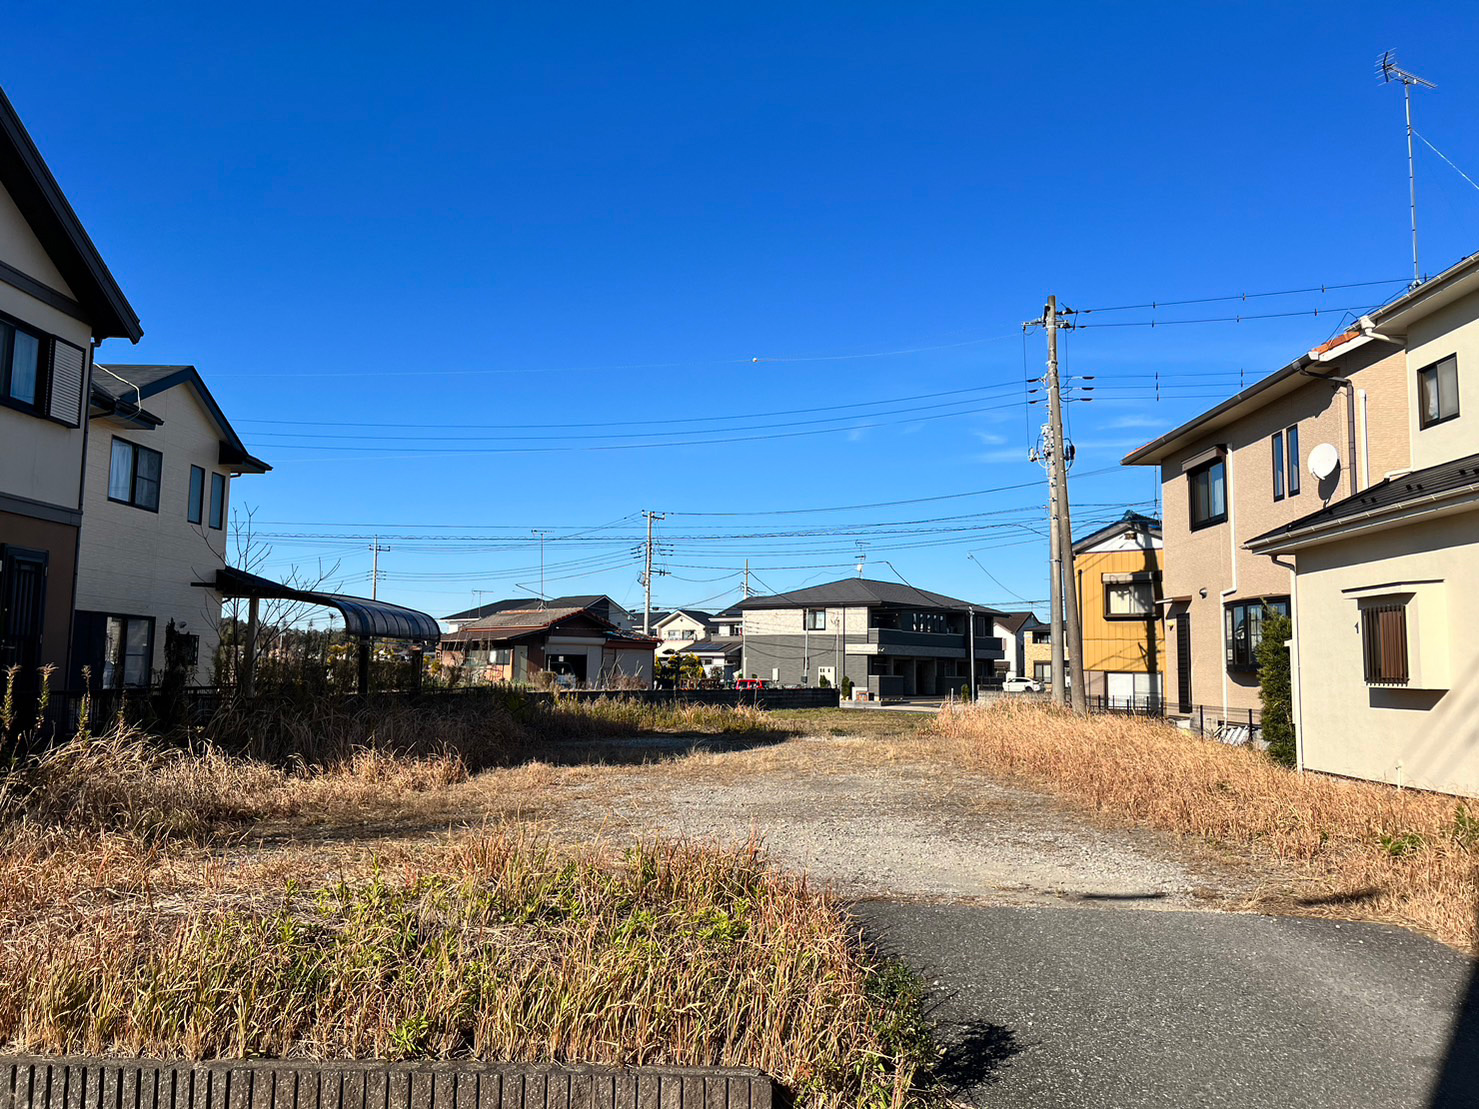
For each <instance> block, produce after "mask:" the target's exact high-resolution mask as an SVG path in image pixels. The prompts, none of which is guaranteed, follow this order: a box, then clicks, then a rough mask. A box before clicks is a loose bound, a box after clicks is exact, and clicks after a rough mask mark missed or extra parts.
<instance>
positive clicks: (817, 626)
mask: <svg viewBox="0 0 1479 1109" xmlns="http://www.w3.org/2000/svg"><path fill="white" fill-rule="evenodd" d="M806 630H807V631H809V632H824V631H826V630H827V610H826V609H824V608H809V609H807V610H806Z"/></svg>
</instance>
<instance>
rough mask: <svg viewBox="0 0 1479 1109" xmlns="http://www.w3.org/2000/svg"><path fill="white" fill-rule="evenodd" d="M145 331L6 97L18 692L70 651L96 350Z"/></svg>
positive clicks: (7, 352)
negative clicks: (41, 669)
mask: <svg viewBox="0 0 1479 1109" xmlns="http://www.w3.org/2000/svg"><path fill="white" fill-rule="evenodd" d="M142 335H143V331H142V329H141V328H140V327H139V319H138V316H137V315H135V313H134V310H133V308H132V307H131V306H130V305H129V303H128V300H127V299H126V298H125V297H124V295H123V291H122V289H120V288H119V286H118V283H117V282H116V281H115V280H114V279H113V275H112V274H111V273H110V272H109V271H108V267H107V265H106V264H105V263H104V262H103V259H102V256H101V255H100V254H99V253H98V250H97V247H95V246H94V245H93V242H92V239H91V238H89V237H88V234H87V231H86V230H85V229H84V228H83V226H82V223H81V221H80V220H79V219H78V218H77V213H76V212H75V211H73V209H72V205H71V204H70V203H68V201H67V198H66V196H65V195H63V193H62V190H61V187H60V186H59V185H58V184H57V181H56V178H55V177H53V176H52V174H51V170H50V169H48V168H47V165H46V162H45V160H44V159H43V158H42V157H41V153H40V151H39V150H37V148H36V144H35V143H34V142H33V141H32V139H31V136H30V135H29V134H27V132H26V129H25V127H24V125H23V124H22V123H21V121H20V117H19V116H18V115H17V114H16V111H15V108H14V107H13V106H12V105H11V103H10V100H9V99H8V98H7V97H6V96H5V94H4V93H3V92H0V669H3V668H5V667H9V666H12V665H14V666H19V667H20V671H19V676H18V677H19V682H20V685H21V687H22V690H23V691H24V690H25V689H26V688H27V687H34V685H35V684H36V675H37V669H38V668H39V667H41V666H43V665H48V664H50V665H53V666H55V667H57V669H58V670H59V671H64V670H65V668H66V665H67V659H68V655H69V653H70V651H71V646H72V644H71V639H72V611H73V601H74V591H75V581H76V576H77V550H78V536H79V533H80V531H81V528H82V522H83V513H84V503H83V490H84V481H83V473H84V461H85V457H86V445H87V439H88V420H87V409H86V405H87V400H88V382H89V380H90V378H91V374H92V354H91V352H92V350H93V347H94V346H95V344H97V343H99V342H101V341H103V340H105V339H127V340H129V341H130V342H137V341H138V340H139V338H140V337H141V336H142ZM60 680H61V679H60V678H58V679H56V681H57V683H58V684H59V683H60Z"/></svg>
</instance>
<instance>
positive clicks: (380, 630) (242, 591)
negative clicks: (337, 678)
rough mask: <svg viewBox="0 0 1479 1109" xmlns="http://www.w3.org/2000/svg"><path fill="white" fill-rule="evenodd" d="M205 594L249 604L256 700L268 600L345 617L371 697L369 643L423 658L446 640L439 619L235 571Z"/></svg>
mask: <svg viewBox="0 0 1479 1109" xmlns="http://www.w3.org/2000/svg"><path fill="white" fill-rule="evenodd" d="M195 584H196V585H198V586H200V587H201V588H203V589H214V590H215V591H216V592H217V593H219V594H220V595H221V596H222V597H239V598H244V599H245V600H247V601H248V603H249V604H248V609H247V612H248V617H247V633H246V657H245V659H244V660H243V666H242V679H243V680H242V692H243V693H245V694H246V695H247V696H248V697H250V696H252V695H253V693H254V692H255V687H256V677H257V674H256V671H257V605H258V603H259V602H261V601H263V600H268V601H293V602H298V603H302V604H310V605H322V606H324V607H325V608H332V609H337V610H338V611H339V614H340V615H341V616H343V617H344V631H345V633H346V634H348V635H351V636H353V637H354V638H356V639H358V640H359V688H360V692H361V693H368V692H369V688H370V640H371V639H403V640H410V641H412V642H413V643H415V644H417V646H416V647H414V648H412V650H413V652H415V654H416V657H418V658H419V657H420V651H421V645H422V644H426V643H435V642H437V640H438V639H440V638H441V634H442V627H441V625H440V624H439V623H437V619H436V617H435V616H430V615H428V614H427V613H424V612H418V611H417V610H416V609H414V608H406V607H405V606H404V605H393V604H389V603H387V602H386V601H380V600H370V599H368V598H365V597H350V596H347V595H345V594H343V593H323V592H320V591H319V590H316V589H299V588H297V587H296V586H291V585H285V584H284V583H282V582H280V581H273V580H272V579H271V578H264V577H261V576H260V575H258V574H252V573H248V572H247V571H245V570H238V569H235V568H233V567H229V566H228V567H225V568H224V569H221V570H217V571H216V573H215V579H214V580H213V581H198V582H196V583H195ZM420 677H421V671H420V667H419V665H418V666H417V668H416V681H417V683H418V686H419V683H420Z"/></svg>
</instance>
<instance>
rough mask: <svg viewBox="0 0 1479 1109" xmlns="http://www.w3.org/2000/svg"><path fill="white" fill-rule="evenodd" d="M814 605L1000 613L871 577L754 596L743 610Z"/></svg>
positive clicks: (746, 602) (745, 603)
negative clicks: (966, 609)
mask: <svg viewBox="0 0 1479 1109" xmlns="http://www.w3.org/2000/svg"><path fill="white" fill-rule="evenodd" d="M812 605H817V606H824V605H853V606H859V607H867V606H870V605H910V606H912V607H914V608H948V609H964V608H974V609H976V610H977V611H978V612H995V611H996V610H995V609H992V608H987V607H986V606H985V605H978V604H973V603H972V602H970V601H962V600H960V599H958V598H956V597H947V596H945V595H944V594H943V593H932V592H930V591H929V590H928V589H916V588H915V587H914V586H912V585H904V584H903V583H901V582H891V581H873V580H871V579H869V578H842V579H841V580H840V581H833V582H828V583H827V584H825V585H813V586H811V587H810V588H808V589H793V590H792V591H791V592H789V593H777V594H775V595H774V596H772V597H751V598H750V599H749V600H747V601H744V602H742V603H741V604H740V606H739V607H740V608H741V609H751V608H805V607H808V606H812Z"/></svg>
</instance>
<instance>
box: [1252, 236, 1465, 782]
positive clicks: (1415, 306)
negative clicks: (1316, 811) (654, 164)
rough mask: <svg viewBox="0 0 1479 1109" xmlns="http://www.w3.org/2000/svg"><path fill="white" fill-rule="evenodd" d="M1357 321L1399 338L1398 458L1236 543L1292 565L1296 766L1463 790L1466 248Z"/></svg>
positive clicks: (1365, 328) (1375, 331)
mask: <svg viewBox="0 0 1479 1109" xmlns="http://www.w3.org/2000/svg"><path fill="white" fill-rule="evenodd" d="M1358 333H1359V334H1380V335H1382V336H1384V337H1385V338H1386V339H1387V340H1390V341H1395V342H1401V343H1402V345H1403V347H1404V348H1405V369H1404V373H1403V387H1404V396H1403V398H1402V400H1403V401H1404V404H1403V406H1401V407H1400V408H1398V409H1396V411H1397V412H1398V413H1399V414H1400V415H1401V416H1403V417H1405V426H1404V427H1403V428H1402V430H1403V431H1404V432H1405V434H1406V436H1407V439H1408V442H1409V443H1410V445H1411V446H1410V452H1411V454H1410V459H1411V461H1410V467H1411V468H1410V469H1408V468H1406V467H1403V468H1401V469H1396V470H1395V472H1393V473H1391V474H1389V475H1385V476H1384V477H1382V478H1380V479H1378V480H1375V481H1373V482H1371V483H1369V484H1367V483H1366V482H1364V481H1363V482H1362V483H1361V487H1360V491H1359V492H1358V493H1357V494H1356V495H1354V496H1346V497H1342V498H1338V499H1335V500H1333V501H1332V502H1331V503H1329V504H1328V505H1325V506H1324V507H1323V508H1321V509H1320V510H1319V511H1316V512H1312V513H1309V514H1307V515H1304V516H1302V517H1300V518H1298V519H1296V520H1292V521H1289V522H1287V523H1284V524H1282V525H1281V526H1278V527H1274V528H1271V529H1269V530H1268V531H1266V532H1264V533H1262V534H1260V535H1258V536H1255V537H1254V538H1253V539H1252V540H1251V541H1250V542H1249V544H1248V547H1249V553H1250V554H1252V555H1253V556H1254V557H1263V558H1268V559H1277V560H1279V561H1280V562H1293V563H1294V565H1295V569H1296V573H1295V579H1294V594H1293V608H1294V613H1295V622H1294V640H1293V644H1292V650H1293V668H1294V675H1295V693H1296V699H1295V706H1294V712H1295V730H1296V735H1297V738H1298V748H1297V749H1298V755H1299V760H1300V765H1302V766H1306V767H1309V768H1311V769H1315V770H1323V771H1329V772H1331V773H1336V774H1345V775H1350V776H1353V777H1361V778H1370V779H1374V780H1376V781H1384V782H1391V783H1394V784H1398V785H1411V786H1418V787H1421V788H1424V789H1434V790H1442V791H1446V792H1451V793H1461V794H1470V795H1479V682H1476V680H1475V679H1476V677H1479V639H1476V637H1475V636H1474V634H1473V629H1474V628H1476V627H1479V589H1476V587H1475V582H1476V581H1479V255H1476V256H1474V257H1472V258H1470V259H1467V260H1465V261H1464V262H1462V263H1460V264H1459V265H1457V266H1455V267H1453V268H1452V269H1450V270H1448V271H1447V272H1445V273H1443V274H1441V275H1439V276H1438V277H1436V278H1434V279H1433V280H1431V281H1428V282H1427V283H1425V284H1423V285H1420V286H1419V287H1418V288H1417V289H1415V290H1413V291H1412V292H1410V293H1408V294H1407V295H1406V296H1404V297H1402V298H1401V299H1400V300H1398V301H1396V302H1395V303H1393V304H1391V305H1389V306H1388V307H1386V308H1384V309H1383V310H1381V311H1380V312H1378V313H1373V314H1372V316H1371V317H1370V318H1368V319H1367V320H1364V321H1362V327H1361V328H1360V329H1359V331H1358ZM1387 415H1388V414H1385V413H1384V414H1383V417H1382V418H1384V419H1385V418H1387ZM1363 476H1364V475H1363Z"/></svg>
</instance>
